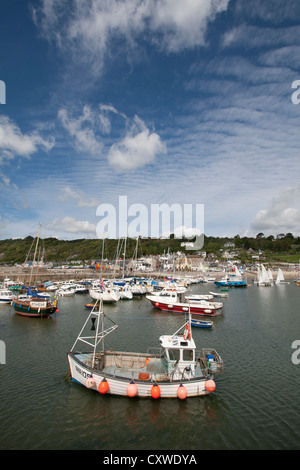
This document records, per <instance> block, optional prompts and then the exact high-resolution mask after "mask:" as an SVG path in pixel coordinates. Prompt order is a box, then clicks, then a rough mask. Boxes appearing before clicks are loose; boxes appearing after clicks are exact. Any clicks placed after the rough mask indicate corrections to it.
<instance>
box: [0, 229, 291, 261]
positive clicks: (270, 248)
mask: <svg viewBox="0 0 300 470" xmlns="http://www.w3.org/2000/svg"><path fill="white" fill-rule="evenodd" d="M184 241H185V242H186V241H190V240H181V239H177V238H174V236H171V237H170V238H169V239H150V238H143V239H141V240H139V243H138V257H141V256H150V255H157V254H163V253H167V252H168V251H169V252H170V253H176V252H178V251H183V252H186V253H187V254H195V252H194V251H188V250H186V249H185V248H184V247H183V246H181V244H182V242H184ZM118 246H119V248H120V250H119V253H118V249H117V248H118ZM135 249H136V240H133V239H128V240H127V242H126V258H131V257H132V256H133V254H134V252H135ZM226 250H229V251H236V252H238V255H239V257H240V258H242V259H247V256H248V255H249V256H250V254H251V253H253V252H254V253H256V252H257V253H262V252H263V253H265V254H268V255H270V256H271V257H273V258H274V259H276V256H279V255H283V254H285V255H288V256H294V257H295V261H297V262H298V258H300V237H297V236H294V235H293V234H292V233H287V234H282V233H280V234H277V235H275V236H273V235H269V236H267V237H266V236H265V235H264V234H263V233H262V232H261V233H258V234H257V235H256V237H241V236H240V235H236V236H235V237H223V238H221V237H210V236H205V237H204V246H203V248H202V251H205V252H206V253H207V254H208V253H212V254H214V255H215V256H216V257H220V258H221V257H222V253H223V252H224V251H226ZM30 251H31V255H30V253H29V252H30ZM33 251H34V239H33V238H32V237H26V238H23V239H7V240H0V263H2V264H4V263H23V262H24V261H25V260H26V257H27V255H28V253H29V257H28V259H30V260H32V258H33ZM123 252H124V246H123V247H122V246H121V244H120V243H119V245H118V241H117V240H105V243H104V258H107V259H114V258H115V257H116V256H117V254H118V255H119V257H122V253H123ZM43 254H44V260H47V261H52V262H54V263H63V262H71V261H76V260H81V261H89V260H97V259H98V260H100V259H101V254H102V241H101V240H98V239H77V240H58V239H56V238H45V239H41V240H40V243H39V252H38V255H39V257H41V256H42V255H43Z"/></svg>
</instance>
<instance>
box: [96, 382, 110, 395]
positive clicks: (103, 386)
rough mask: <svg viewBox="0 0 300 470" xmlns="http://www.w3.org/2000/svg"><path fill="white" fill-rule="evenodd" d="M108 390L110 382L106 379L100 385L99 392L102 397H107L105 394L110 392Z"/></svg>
mask: <svg viewBox="0 0 300 470" xmlns="http://www.w3.org/2000/svg"><path fill="white" fill-rule="evenodd" d="M108 389H109V385H108V382H107V380H106V379H105V378H104V379H103V380H102V381H101V382H100V383H99V387H98V390H99V392H100V393H101V394H102V395H105V394H106V393H107V392H108Z"/></svg>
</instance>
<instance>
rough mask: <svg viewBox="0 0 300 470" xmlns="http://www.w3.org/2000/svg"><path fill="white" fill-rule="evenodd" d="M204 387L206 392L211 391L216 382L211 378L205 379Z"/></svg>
mask: <svg viewBox="0 0 300 470" xmlns="http://www.w3.org/2000/svg"><path fill="white" fill-rule="evenodd" d="M205 389H206V390H207V391H208V392H213V391H214V390H215V389H216V384H215V382H214V381H213V380H207V381H206V382H205Z"/></svg>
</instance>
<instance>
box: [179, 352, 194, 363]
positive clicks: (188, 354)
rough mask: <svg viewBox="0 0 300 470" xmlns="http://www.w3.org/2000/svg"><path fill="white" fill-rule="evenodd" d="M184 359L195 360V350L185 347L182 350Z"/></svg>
mask: <svg viewBox="0 0 300 470" xmlns="http://www.w3.org/2000/svg"><path fill="white" fill-rule="evenodd" d="M182 353H183V354H182V359H183V360H184V361H192V360H193V350H192V349H184V350H183V351H182Z"/></svg>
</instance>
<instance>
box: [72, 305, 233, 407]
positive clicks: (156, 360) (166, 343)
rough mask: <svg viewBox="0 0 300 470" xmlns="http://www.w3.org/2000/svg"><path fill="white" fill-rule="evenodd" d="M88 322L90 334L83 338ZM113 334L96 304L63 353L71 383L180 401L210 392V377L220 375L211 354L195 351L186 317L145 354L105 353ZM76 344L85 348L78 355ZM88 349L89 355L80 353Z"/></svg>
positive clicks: (212, 387) (220, 364) (218, 359)
mask: <svg viewBox="0 0 300 470" xmlns="http://www.w3.org/2000/svg"><path fill="white" fill-rule="evenodd" d="M90 320H91V321H92V328H91V330H93V331H90V333H89V334H88V333H87V332H86V329H87V327H88V324H89V321H90ZM117 328H118V326H117V325H116V324H115V323H114V322H113V321H112V320H111V319H109V318H108V317H107V315H105V314H104V311H103V303H102V302H99V303H98V302H96V304H95V306H94V308H93V309H92V311H91V312H90V314H89V316H88V318H87V319H86V321H85V323H84V325H83V327H82V329H81V331H80V333H79V335H78V336H77V339H76V341H75V343H74V344H73V346H72V348H71V350H70V352H69V353H68V362H69V367H70V375H71V378H72V380H73V381H75V382H78V383H79V384H81V385H83V386H85V387H86V388H88V389H92V390H94V391H96V392H99V393H101V394H106V393H107V394H111V395H120V396H129V397H135V396H136V397H152V398H155V399H156V398H159V397H161V398H176V397H178V398H181V399H183V398H186V397H191V396H199V395H207V394H209V393H210V392H213V391H214V390H215V387H216V384H215V382H214V380H213V378H214V375H215V374H218V373H222V372H223V369H224V364H223V361H222V359H221V357H220V355H219V354H218V353H217V352H216V350H215V349H210V348H203V349H201V350H199V351H196V344H195V342H194V339H193V337H192V332H191V314H190V313H189V319H188V321H187V322H185V323H184V325H183V326H182V327H181V328H180V329H179V330H177V331H176V332H175V333H174V334H172V335H163V336H160V338H159V342H160V345H161V348H160V349H158V350H157V348H152V349H149V350H148V351H147V352H145V353H139V352H118V351H113V350H112V349H109V350H105V348H104V338H106V336H108V335H109V334H110V333H112V332H113V331H115V330H116V329H117ZM79 343H84V349H83V352H82V350H80V348H79V347H78V344H79ZM87 345H88V346H89V347H90V349H91V351H90V352H85V351H86V350H87ZM100 345H101V346H102V348H101V351H99V352H97V347H98V346H100Z"/></svg>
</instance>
